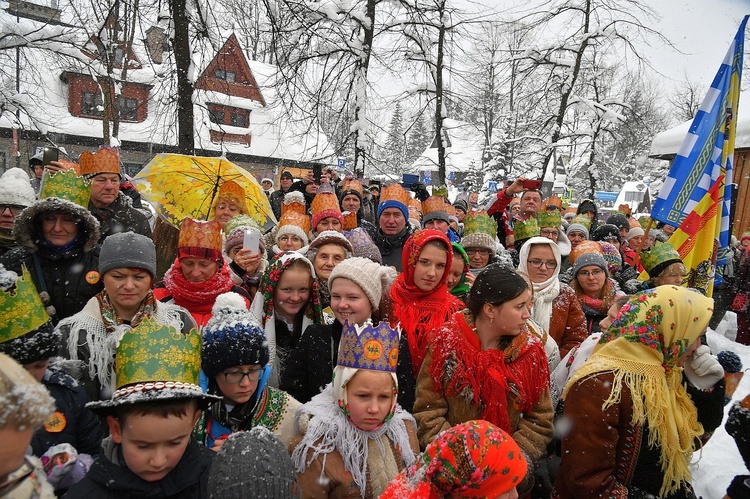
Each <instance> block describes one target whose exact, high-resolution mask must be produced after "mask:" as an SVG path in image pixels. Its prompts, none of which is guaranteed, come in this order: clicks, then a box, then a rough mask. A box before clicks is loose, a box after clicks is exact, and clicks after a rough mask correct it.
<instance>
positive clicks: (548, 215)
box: [536, 210, 562, 229]
mask: <svg viewBox="0 0 750 499" xmlns="http://www.w3.org/2000/svg"><path fill="white" fill-rule="evenodd" d="M536 221H537V223H538V224H539V228H540V229H541V228H548V227H554V228H559V227H561V226H562V215H561V214H560V211H559V210H552V211H540V212H539V213H537V216H536Z"/></svg>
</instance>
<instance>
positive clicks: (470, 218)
mask: <svg viewBox="0 0 750 499" xmlns="http://www.w3.org/2000/svg"><path fill="white" fill-rule="evenodd" d="M470 234H487V235H488V236H492V237H493V238H494V237H495V236H496V235H497V222H495V219H494V218H492V217H491V216H489V215H488V214H487V212H486V211H470V212H469V213H467V214H466V218H464V236H468V235H470Z"/></svg>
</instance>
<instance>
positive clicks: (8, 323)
mask: <svg viewBox="0 0 750 499" xmlns="http://www.w3.org/2000/svg"><path fill="white" fill-rule="evenodd" d="M22 272H23V273H22V276H21V277H20V278H18V279H16V284H15V289H14V290H10V291H7V292H5V291H2V290H0V317H2V318H3V320H2V321H0V343H5V342H7V341H10V340H14V339H16V338H20V337H21V336H23V335H25V334H26V333H29V332H31V331H34V330H36V329H39V328H40V327H42V325H44V323H45V322H47V321H48V320H49V315H47V310H46V309H45V308H44V305H43V304H42V299H41V298H39V293H38V292H37V290H36V286H35V285H34V282H33V281H32V280H31V275H30V274H29V271H28V270H26V267H25V266H23V267H22Z"/></svg>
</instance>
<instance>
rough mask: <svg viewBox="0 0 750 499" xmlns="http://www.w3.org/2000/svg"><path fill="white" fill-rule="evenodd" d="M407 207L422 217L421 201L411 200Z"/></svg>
mask: <svg viewBox="0 0 750 499" xmlns="http://www.w3.org/2000/svg"><path fill="white" fill-rule="evenodd" d="M406 206H407V207H408V208H409V211H412V210H413V211H414V212H415V213H418V214H419V216H420V217H421V216H422V203H420V202H419V199H417V198H409V201H408V202H407V203H406Z"/></svg>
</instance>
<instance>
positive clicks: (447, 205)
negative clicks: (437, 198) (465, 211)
mask: <svg viewBox="0 0 750 499" xmlns="http://www.w3.org/2000/svg"><path fill="white" fill-rule="evenodd" d="M444 211H445V212H446V213H447V214H448V216H449V217H455V216H456V208H454V207H453V205H452V204H450V203H449V202H448V201H447V200H446V201H445V208H444Z"/></svg>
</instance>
